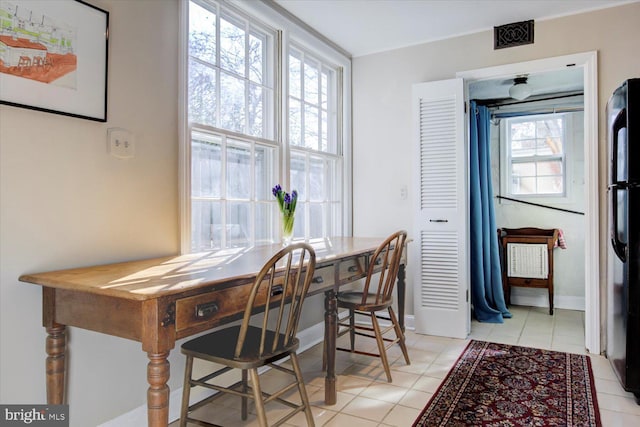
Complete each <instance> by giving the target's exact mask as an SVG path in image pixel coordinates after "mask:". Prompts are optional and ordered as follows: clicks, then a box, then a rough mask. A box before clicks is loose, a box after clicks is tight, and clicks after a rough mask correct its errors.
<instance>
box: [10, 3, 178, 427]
mask: <svg viewBox="0 0 640 427" xmlns="http://www.w3.org/2000/svg"><path fill="white" fill-rule="evenodd" d="M91 3H92V4H95V5H96V6H98V7H101V8H103V9H105V10H108V11H110V13H111V14H110V40H109V75H108V91H109V98H108V101H109V104H108V122H107V123H98V122H92V121H88V120H82V119H76V118H70V117H65V116H61V115H55V114H49V113H42V112H36V111H31V110H26V109H21V108H15V107H9V106H4V105H3V106H0V162H1V163H0V172H1V174H2V175H1V179H0V197H1V199H0V236H1V241H0V270H1V273H0V274H1V276H0V343H1V345H0V378H1V381H0V402H2V403H45V401H46V396H45V382H44V378H45V364H44V362H45V356H46V355H45V336H46V335H45V331H44V328H43V327H42V320H41V288H40V287H39V286H35V285H32V284H27V283H22V282H19V281H18V276H20V275H21V274H23V273H35V272H40V271H48V270H52V269H61V268H70V267H76V266H86V265H93V264H100V263H109V262H114V261H120V260H130V259H139V258H145V257H151V256H159V255H166V254H175V253H177V252H178V247H179V246H178V204H177V194H178V189H177V167H178V162H177V157H178V129H177V118H178V110H177V104H176V99H177V96H178V88H177V65H176V60H177V56H178V54H177V52H178V48H177V31H178V18H177V17H178V3H177V1H174V0H171V1H166V0H165V1H156V0H136V1H118V0H103V1H99V0H92V1H91ZM111 127H120V128H125V129H128V130H130V131H131V132H133V133H134V135H135V137H136V156H135V157H134V158H133V159H129V160H118V159H116V158H114V157H111V156H109V154H108V153H107V143H106V137H107V129H108V128H111ZM68 339H69V341H68V344H69V347H68V348H69V357H68V363H69V367H70V369H69V387H68V398H69V403H70V417H71V426H78V427H89V426H95V425H98V424H100V423H101V422H103V421H106V420H109V419H111V418H114V417H116V416H118V415H120V414H121V413H123V412H126V411H128V410H130V409H132V408H135V407H137V406H140V405H143V404H145V401H146V389H147V380H146V364H147V358H146V355H145V353H143V352H142V349H141V345H140V344H139V343H136V342H133V341H128V340H123V339H119V338H113V337H108V336H106V335H102V334H98V333H94V332H88V331H83V330H79V329H75V328H70V330H69V331H68ZM180 356H181V355H180V353H179V351H174V352H173V354H172V357H171V363H173V368H174V369H173V370H172V379H171V382H170V386H171V387H172V388H173V389H175V388H177V387H178V386H179V385H180V384H181V378H180V376H181V375H180V373H181V369H182V365H181V361H182V357H180Z"/></svg>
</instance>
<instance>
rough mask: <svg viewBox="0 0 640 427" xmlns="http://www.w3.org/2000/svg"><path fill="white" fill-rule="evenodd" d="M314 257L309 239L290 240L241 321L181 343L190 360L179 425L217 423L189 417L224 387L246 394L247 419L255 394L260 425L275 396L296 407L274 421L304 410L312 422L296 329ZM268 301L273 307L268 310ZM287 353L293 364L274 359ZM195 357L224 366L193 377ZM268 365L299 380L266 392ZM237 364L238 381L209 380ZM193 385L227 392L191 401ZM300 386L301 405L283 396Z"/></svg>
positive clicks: (263, 274) (266, 270) (257, 285)
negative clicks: (262, 370)
mask: <svg viewBox="0 0 640 427" xmlns="http://www.w3.org/2000/svg"><path fill="white" fill-rule="evenodd" d="M315 263H316V255H315V252H314V250H313V248H312V247H311V246H310V245H308V244H305V243H296V244H292V245H290V246H287V247H286V248H284V249H282V250H280V251H278V253H276V254H275V255H274V256H273V257H272V258H271V259H270V260H269V261H268V262H267V263H266V264H265V265H264V267H263V268H262V270H261V271H260V273H259V274H258V276H257V277H256V280H255V282H254V284H253V285H252V288H251V292H250V294H249V297H248V300H247V305H246V309H245V312H244V317H243V319H242V323H241V324H240V325H237V326H232V327H229V328H225V329H222V330H218V331H215V332H211V333H209V334H206V335H202V336H200V337H198V338H195V339H192V340H190V341H187V342H185V343H184V344H183V345H182V353H184V354H185V355H186V356H187V361H186V368H185V377H184V391H183V395H182V410H181V414H180V426H181V427H184V426H186V425H187V422H188V421H189V422H193V423H196V424H198V425H207V426H213V425H215V424H211V423H209V422H206V421H202V420H197V419H195V418H190V412H191V411H192V410H194V409H197V408H198V407H200V406H202V405H204V404H206V403H208V402H210V401H212V400H213V399H215V398H217V397H219V396H220V395H222V394H223V393H230V394H234V395H237V396H240V397H241V398H242V407H241V408H242V409H241V412H242V419H243V420H246V419H247V412H248V411H247V399H248V398H252V399H254V401H255V406H256V413H257V418H258V422H259V423H260V426H261V427H266V426H267V417H266V413H265V408H264V404H265V403H267V402H270V401H274V400H276V401H278V402H280V403H282V404H285V405H287V406H289V407H291V408H293V409H292V410H291V411H289V412H288V413H287V414H285V415H284V416H283V417H282V418H280V419H279V420H278V421H277V422H276V423H275V424H273V425H276V426H277V425H280V424H282V423H284V422H285V421H287V420H288V419H289V418H291V417H292V416H294V415H295V414H297V413H298V412H302V411H304V413H305V415H306V418H307V424H308V425H309V426H313V425H314V422H313V416H312V414H311V407H310V405H309V399H308V397H307V393H306V390H305V386H304V381H303V378H302V373H301V371H300V365H299V362H298V356H297V354H296V350H297V349H298V346H299V344H300V343H299V341H298V339H297V338H296V333H297V330H298V322H299V320H300V314H301V312H302V304H303V301H304V299H305V296H306V294H307V291H308V289H309V285H310V283H311V279H312V278H313V273H314V269H315ZM266 307H270V308H271V309H270V310H267V309H266ZM272 315H273V316H275V317H272ZM252 319H253V322H252ZM256 320H258V322H256ZM255 323H259V326H254V325H253V324H255ZM287 356H290V358H291V364H292V367H293V369H288V368H286V367H284V366H280V365H277V364H274V362H276V361H279V360H281V359H283V358H285V357H287ZM194 358H198V359H204V360H207V361H209V362H214V363H217V364H220V365H224V367H223V368H221V369H218V370H217V371H215V372H213V373H211V374H208V375H205V376H203V377H201V378H198V379H195V378H192V370H193V360H194ZM265 365H269V366H271V367H272V368H275V369H277V370H279V371H283V372H286V373H288V374H290V375H293V376H294V377H295V382H292V383H290V384H288V385H286V386H285V387H284V388H282V389H281V390H279V391H277V392H275V393H273V394H268V393H265V392H263V391H262V390H261V388H260V379H259V376H258V368H259V367H261V366H265ZM234 368H235V369H240V370H241V371H242V379H241V381H239V382H237V383H236V384H233V385H231V386H229V387H222V386H218V385H213V384H211V383H210V382H209V381H210V380H211V379H212V378H214V377H216V376H218V375H220V374H223V373H225V372H228V371H230V370H231V369H234ZM247 373H248V374H249V377H250V379H251V383H250V384H249V383H248V381H247ZM194 386H200V387H206V388H208V389H212V390H216V391H219V392H223V393H216V394H214V395H213V396H212V397H210V398H208V399H205V400H204V401H202V402H198V403H196V404H194V405H192V406H189V394H190V389H191V387H194ZM296 387H297V389H298V392H299V394H300V398H301V401H302V404H300V405H297V404H295V403H292V402H289V401H287V400H284V399H283V397H282V396H283V395H284V394H285V393H287V392H289V391H290V390H292V389H293V388H296ZM238 388H239V390H238Z"/></svg>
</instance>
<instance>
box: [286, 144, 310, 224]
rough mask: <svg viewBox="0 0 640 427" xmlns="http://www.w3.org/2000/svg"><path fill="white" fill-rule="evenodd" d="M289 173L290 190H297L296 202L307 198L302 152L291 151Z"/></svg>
mask: <svg viewBox="0 0 640 427" xmlns="http://www.w3.org/2000/svg"><path fill="white" fill-rule="evenodd" d="M290 173H291V178H290V179H291V190H297V191H298V203H300V202H301V201H306V200H308V199H307V192H306V187H307V186H306V183H307V176H306V175H307V174H306V167H305V156H304V154H299V153H291V163H290ZM297 211H298V208H296V212H297Z"/></svg>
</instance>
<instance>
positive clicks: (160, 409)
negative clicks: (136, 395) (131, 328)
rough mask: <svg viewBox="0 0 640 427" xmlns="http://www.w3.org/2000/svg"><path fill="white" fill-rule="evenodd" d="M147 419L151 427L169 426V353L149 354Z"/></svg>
mask: <svg viewBox="0 0 640 427" xmlns="http://www.w3.org/2000/svg"><path fill="white" fill-rule="evenodd" d="M147 355H148V357H149V364H148V365H147V381H148V382H149V389H148V391H147V419H148V425H149V427H167V425H168V424H169V386H167V381H169V361H168V360H167V357H169V352H168V351H166V352H163V353H147Z"/></svg>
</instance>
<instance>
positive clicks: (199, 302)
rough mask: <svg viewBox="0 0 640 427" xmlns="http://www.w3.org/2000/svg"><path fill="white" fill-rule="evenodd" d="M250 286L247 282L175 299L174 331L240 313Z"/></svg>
mask: <svg viewBox="0 0 640 427" xmlns="http://www.w3.org/2000/svg"><path fill="white" fill-rule="evenodd" d="M251 286H252V284H251V283H248V284H246V285H241V286H234V287H231V288H227V289H222V290H220V291H211V292H207V293H204V294H199V295H195V296H192V297H188V298H182V299H179V300H177V301H176V332H180V331H183V330H185V329H189V328H194V327H196V328H197V327H198V326H203V325H207V324H209V323H211V322H212V321H213V320H221V319H224V318H226V317H230V316H233V315H236V314H239V313H241V312H242V311H243V310H244V308H245V306H246V304H247V298H248V297H249V292H250V290H251ZM216 323H217V322H216ZM211 326H213V325H211Z"/></svg>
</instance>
